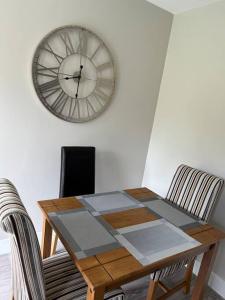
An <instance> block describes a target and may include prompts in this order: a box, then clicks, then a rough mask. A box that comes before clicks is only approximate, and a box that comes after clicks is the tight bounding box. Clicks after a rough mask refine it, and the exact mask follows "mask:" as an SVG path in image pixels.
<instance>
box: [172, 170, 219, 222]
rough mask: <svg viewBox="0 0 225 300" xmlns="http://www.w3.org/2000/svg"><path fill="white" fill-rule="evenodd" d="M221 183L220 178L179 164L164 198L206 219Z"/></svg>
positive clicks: (216, 197) (217, 195)
mask: <svg viewBox="0 0 225 300" xmlns="http://www.w3.org/2000/svg"><path fill="white" fill-rule="evenodd" d="M223 185H224V180H223V179H222V178H219V177H216V176H214V175H211V174H208V173H206V172H203V171H200V170H198V169H194V168H191V167H189V166H186V165H180V166H179V167H178V168H177V170H176V173H175V174H174V177H173V180H172V182H171V185H170V188H169V190H168V193H167V196H166V199H168V200H169V201H171V202H173V203H175V204H176V205H178V206H179V207H181V208H183V209H185V210H187V211H188V212H190V213H191V214H193V215H195V216H197V217H198V218H199V219H201V220H203V221H207V220H208V219H209V217H210V215H211V213H212V210H213V207H214V204H215V202H216V200H217V199H218V197H219V195H220V193H221V191H222V187H223Z"/></svg>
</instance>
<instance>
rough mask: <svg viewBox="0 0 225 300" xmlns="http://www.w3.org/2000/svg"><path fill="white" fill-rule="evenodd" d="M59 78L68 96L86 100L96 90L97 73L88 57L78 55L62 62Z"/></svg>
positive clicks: (68, 57)
mask: <svg viewBox="0 0 225 300" xmlns="http://www.w3.org/2000/svg"><path fill="white" fill-rule="evenodd" d="M58 77H59V83H60V86H61V88H62V89H63V90H64V92H65V93H66V94H67V95H68V96H70V97H71V98H77V99H83V98H84V99H86V98H87V97H88V96H89V95H90V94H92V92H93V91H94V90H95V87H96V81H97V71H96V67H95V65H94V64H93V63H92V62H91V60H90V59H89V58H88V57H86V56H83V55H80V54H78V53H76V54H72V55H69V56H67V57H66V58H65V59H64V60H63V61H62V63H61V65H60V67H59V75H58ZM77 91H78V93H77ZM76 94H78V95H77V97H76Z"/></svg>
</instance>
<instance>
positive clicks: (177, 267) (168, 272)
mask: <svg viewBox="0 0 225 300" xmlns="http://www.w3.org/2000/svg"><path fill="white" fill-rule="evenodd" d="M195 258H196V257H187V258H185V259H183V260H181V261H179V262H177V263H175V264H173V265H170V266H168V267H166V268H163V269H161V270H158V271H156V272H154V273H152V274H151V278H152V280H154V281H157V280H162V279H164V278H167V277H170V276H173V275H174V274H175V273H177V272H179V271H181V270H182V269H184V268H185V267H186V266H188V265H190V264H191V263H192V261H193V260H195Z"/></svg>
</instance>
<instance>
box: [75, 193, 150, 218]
mask: <svg viewBox="0 0 225 300" xmlns="http://www.w3.org/2000/svg"><path fill="white" fill-rule="evenodd" d="M77 198H78V199H79V201H80V202H82V203H83V204H84V205H85V206H86V207H87V208H88V209H89V210H90V211H91V212H92V213H94V215H100V214H104V213H112V212H117V211H121V210H127V209H132V208H138V207H144V205H143V204H142V203H140V202H139V201H138V200H136V199H134V198H133V197H131V196H130V195H128V194H127V193H126V192H119V191H116V192H110V193H99V194H94V195H85V196H80V197H77Z"/></svg>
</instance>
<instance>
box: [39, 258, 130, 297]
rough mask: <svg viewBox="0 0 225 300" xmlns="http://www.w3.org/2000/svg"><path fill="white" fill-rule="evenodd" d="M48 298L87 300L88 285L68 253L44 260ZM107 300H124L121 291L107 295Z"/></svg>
mask: <svg viewBox="0 0 225 300" xmlns="http://www.w3.org/2000/svg"><path fill="white" fill-rule="evenodd" d="M43 269H44V277H45V284H46V297H47V299H48V300H53V299H57V300H72V299H73V300H86V295H87V285H86V282H85V281H84V279H83V277H82V275H81V273H80V272H79V270H78V269H77V268H76V267H75V265H74V263H73V262H72V260H71V259H70V256H69V254H68V253H67V252H62V253H59V254H56V255H54V256H51V257H49V258H46V259H44V260H43ZM104 299H105V300H106V299H107V300H109V299H110V300H123V299H124V294H123V291H122V290H121V289H117V290H114V291H110V292H108V293H106V294H105V296H104Z"/></svg>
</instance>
